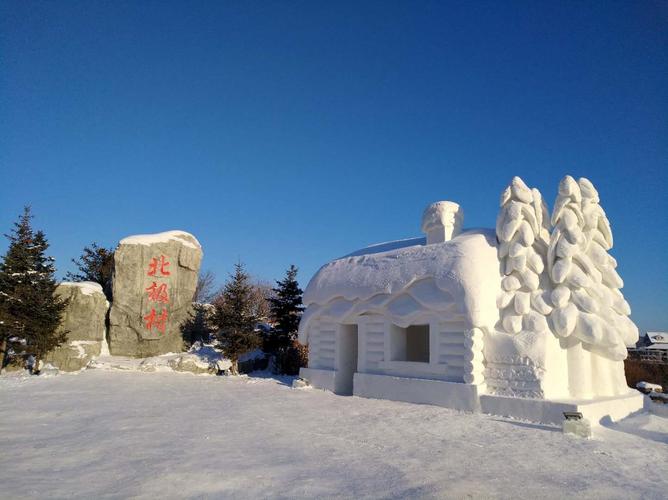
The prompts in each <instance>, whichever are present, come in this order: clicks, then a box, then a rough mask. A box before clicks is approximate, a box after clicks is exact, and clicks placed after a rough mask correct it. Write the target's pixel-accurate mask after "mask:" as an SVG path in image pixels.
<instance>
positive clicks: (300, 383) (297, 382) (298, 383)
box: [292, 378, 311, 389]
mask: <svg viewBox="0 0 668 500" xmlns="http://www.w3.org/2000/svg"><path fill="white" fill-rule="evenodd" d="M292 388H293V389H310V388H311V385H310V384H309V383H308V382H307V381H306V380H304V379H302V378H296V379H294V380H293V381H292Z"/></svg>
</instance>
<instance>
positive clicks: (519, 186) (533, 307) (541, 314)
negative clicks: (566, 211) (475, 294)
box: [496, 177, 552, 334]
mask: <svg viewBox="0 0 668 500" xmlns="http://www.w3.org/2000/svg"><path fill="white" fill-rule="evenodd" d="M547 219H548V212H547V207H546V206H545V203H544V202H543V199H542V197H541V194H540V192H539V191H538V190H537V189H535V188H534V189H529V188H528V187H527V185H526V184H525V183H524V182H523V181H522V179H520V178H519V177H513V180H512V181H511V184H510V185H509V186H508V187H507V188H506V189H505V191H504V192H503V194H502V195H501V211H500V213H499V217H498V219H497V222H496V235H497V238H498V240H499V260H500V261H501V266H502V271H503V274H504V275H505V276H504V278H503V280H502V282H501V287H502V289H503V291H502V292H501V294H500V295H499V297H498V299H497V306H498V308H499V311H500V313H501V327H502V329H503V330H504V331H505V332H507V333H511V334H518V333H520V332H522V331H530V332H537V333H540V332H544V331H547V330H548V324H547V320H546V316H547V315H548V314H550V313H551V312H552V307H551V306H550V305H549V296H548V295H547V293H548V292H545V289H546V287H547V285H548V281H549V280H548V279H547V278H546V276H545V275H544V272H543V271H544V268H545V262H544V259H545V254H546V253H547V246H548V241H549V232H548V226H547V224H548V221H547Z"/></svg>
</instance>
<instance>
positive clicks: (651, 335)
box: [629, 332, 668, 364]
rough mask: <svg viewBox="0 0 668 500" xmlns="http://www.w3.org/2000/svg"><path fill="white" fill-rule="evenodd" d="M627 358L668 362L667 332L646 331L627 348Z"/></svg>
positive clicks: (649, 361) (648, 361)
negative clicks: (633, 344)
mask: <svg viewBox="0 0 668 500" xmlns="http://www.w3.org/2000/svg"><path fill="white" fill-rule="evenodd" d="M629 358H630V359H635V360H638V361H643V362H645V363H657V364H668V332H647V333H645V335H642V336H641V337H640V339H639V340H638V343H637V344H636V346H635V347H632V348H630V349H629Z"/></svg>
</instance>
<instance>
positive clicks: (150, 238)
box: [119, 230, 202, 249]
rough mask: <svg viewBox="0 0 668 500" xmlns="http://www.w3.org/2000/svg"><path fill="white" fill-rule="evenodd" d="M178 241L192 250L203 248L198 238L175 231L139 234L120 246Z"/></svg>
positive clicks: (124, 239)
mask: <svg viewBox="0 0 668 500" xmlns="http://www.w3.org/2000/svg"><path fill="white" fill-rule="evenodd" d="M172 240H177V241H179V242H181V243H183V244H184V245H185V246H188V247H190V248H200V249H201V248H202V245H200V243H199V241H197V238H195V237H194V236H193V235H192V234H190V233H188V232H186V231H180V230H174V231H165V232H163V233H155V234H137V235H134V236H128V237H127V238H123V239H122V240H121V241H120V243H119V244H120V245H153V244H155V243H166V242H168V241H172Z"/></svg>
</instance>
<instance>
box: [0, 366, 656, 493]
mask: <svg viewBox="0 0 668 500" xmlns="http://www.w3.org/2000/svg"><path fill="white" fill-rule="evenodd" d="M290 383H291V379H289V378H285V379H282V380H276V379H271V378H251V377H215V376H193V375H191V374H176V373H160V372H158V373H138V372H119V371H106V370H87V371H84V372H80V373H77V374H68V375H58V376H51V377H32V378H27V377H21V376H11V377H9V376H5V377H2V378H0V407H1V408H2V411H0V436H2V444H1V445H0V449H1V453H0V484H1V485H2V487H1V489H0V496H2V497H3V498H44V497H49V498H65V497H67V498H127V497H138V498H193V497H197V498H267V497H270V498H304V497H307V498H316V497H317V498H322V497H330V498H331V497H340V498H381V497H382V498H392V497H395V498H399V497H401V498H405V497H413V498H415V497H422V498H424V497H430V498H434V497H438V498H518V497H521V498H564V497H577V498H620V499H621V498H624V499H629V498H665V492H666V491H667V490H668V477H667V476H666V475H665V474H663V473H662V472H661V471H663V470H665V468H666V465H668V453H666V450H667V449H668V448H667V447H666V444H668V419H666V418H662V417H659V416H656V415H648V414H641V415H638V416H636V417H632V418H630V419H627V420H625V421H623V422H621V423H619V424H614V425H611V426H610V427H604V428H600V429H597V430H596V431H595V434H594V439H593V440H590V441H587V440H581V439H578V438H575V437H572V436H567V435H564V434H562V433H561V432H560V431H557V430H554V429H552V428H548V427H543V426H539V425H534V424H528V423H524V422H517V421H512V420H506V419H502V418H498V417H491V416H486V415H479V414H478V415H472V414H465V413H458V412H455V411H452V410H447V409H443V408H438V407H433V406H427V405H413V404H407V403H397V402H392V401H380V400H371V399H362V398H357V397H342V396H336V395H334V394H331V393H329V392H324V391H319V390H315V389H310V390H303V389H292V388H290Z"/></svg>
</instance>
